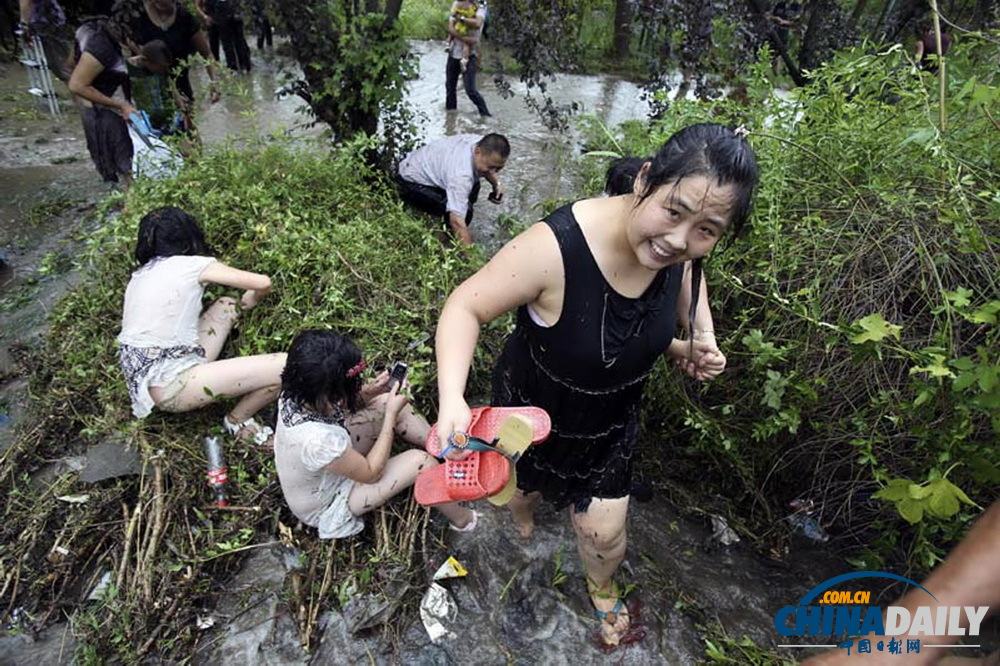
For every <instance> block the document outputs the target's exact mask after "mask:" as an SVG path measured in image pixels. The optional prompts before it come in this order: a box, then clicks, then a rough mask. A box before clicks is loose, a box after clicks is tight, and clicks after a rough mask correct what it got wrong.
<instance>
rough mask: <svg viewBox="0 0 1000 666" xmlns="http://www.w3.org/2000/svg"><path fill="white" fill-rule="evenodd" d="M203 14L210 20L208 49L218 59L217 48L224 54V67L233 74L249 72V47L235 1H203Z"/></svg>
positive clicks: (241, 15)
mask: <svg viewBox="0 0 1000 666" xmlns="http://www.w3.org/2000/svg"><path fill="white" fill-rule="evenodd" d="M205 13H206V14H208V16H209V17H210V18H211V19H212V25H211V26H209V28H208V40H209V47H210V48H211V50H212V55H213V56H215V59H216V60H218V59H219V46H220V44H221V46H222V51H223V52H224V53H225V54H226V67H228V68H229V69H231V70H233V71H234V72H237V71H238V72H249V71H250V47H249V46H248V45H247V40H246V36H245V35H244V34H243V33H244V29H245V28H244V24H243V14H242V13H241V12H240V7H239V5H238V3H237V1H236V0H205Z"/></svg>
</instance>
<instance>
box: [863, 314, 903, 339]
mask: <svg viewBox="0 0 1000 666" xmlns="http://www.w3.org/2000/svg"><path fill="white" fill-rule="evenodd" d="M854 325H855V326H859V327H861V329H862V331H863V332H861V333H858V334H857V335H855V336H853V337H852V338H851V342H853V343H854V344H856V345H860V344H863V343H865V342H868V341H872V342H881V341H882V340H884V339H885V338H887V337H891V338H894V339H896V340H899V332H900V331H901V330H903V327H902V326H897V325H896V324H890V323H889V322H887V321H886V320H885V318H884V317H882V313H881V312H875V313H872V314H870V315H868V316H867V317H862V318H861V319H859V320H857V321H856V322H854Z"/></svg>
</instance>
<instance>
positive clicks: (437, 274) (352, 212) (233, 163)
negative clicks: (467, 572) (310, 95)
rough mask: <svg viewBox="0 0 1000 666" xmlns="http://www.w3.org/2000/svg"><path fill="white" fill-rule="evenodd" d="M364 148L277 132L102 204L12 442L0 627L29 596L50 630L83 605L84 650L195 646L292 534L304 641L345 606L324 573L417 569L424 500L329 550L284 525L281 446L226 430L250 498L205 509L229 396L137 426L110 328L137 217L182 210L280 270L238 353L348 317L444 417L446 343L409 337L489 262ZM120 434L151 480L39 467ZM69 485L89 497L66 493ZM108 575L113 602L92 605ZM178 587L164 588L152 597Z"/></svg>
mask: <svg viewBox="0 0 1000 666" xmlns="http://www.w3.org/2000/svg"><path fill="white" fill-rule="evenodd" d="M370 148H371V145H370V142H369V141H367V140H362V141H355V142H354V143H351V144H350V145H345V146H342V147H340V148H338V149H337V150H335V151H334V152H333V153H332V154H329V155H327V154H320V153H318V152H317V153H311V152H308V151H303V150H302V149H301V148H300V147H295V146H292V145H291V144H287V143H284V142H281V141H278V142H274V140H273V139H269V140H251V142H250V143H249V144H246V145H244V146H242V147H241V148H240V149H236V148H235V147H233V146H232V145H229V146H222V147H220V148H217V149H213V150H211V151H209V152H208V153H207V154H206V155H204V156H202V157H200V158H198V159H197V160H193V161H191V162H189V164H188V165H187V166H186V167H185V169H184V170H183V171H182V172H181V173H180V175H179V176H178V177H177V178H176V179H174V180H169V181H164V182H150V181H138V182H137V183H136V184H135V185H134V186H133V188H132V189H131V190H130V191H129V194H128V197H127V200H126V207H125V210H126V211H127V212H125V213H122V214H120V215H109V216H107V218H106V220H105V223H104V224H103V226H102V227H101V228H100V229H99V230H98V231H96V232H95V233H93V234H92V235H91V236H90V237H89V239H88V240H87V245H86V248H85V251H84V253H83V255H82V259H81V267H82V268H83V279H82V282H81V285H80V287H79V289H78V290H77V291H76V292H75V293H73V294H72V295H71V296H70V297H68V298H66V299H64V300H62V301H61V302H60V303H59V304H58V305H57V306H56V307H55V309H54V312H53V314H52V317H51V326H52V327H51V331H50V333H49V335H48V336H47V338H46V342H45V346H44V348H43V349H40V350H38V353H37V354H35V355H33V358H34V361H33V362H34V367H33V380H32V385H31V392H32V398H33V410H34V411H33V414H34V416H31V417H28V418H26V419H24V421H25V423H30V424H31V425H29V426H26V427H24V428H23V429H22V430H21V431H20V432H19V433H18V436H17V439H16V441H15V443H14V445H13V446H11V448H9V449H7V450H6V451H4V452H3V454H2V455H0V492H2V493H3V494H4V496H5V497H7V498H8V501H7V502H5V505H4V508H3V517H4V520H3V525H2V526H0V542H2V543H4V544H6V546H5V548H3V549H2V550H0V573H2V575H0V580H2V581H3V587H2V594H0V609H3V610H4V612H5V615H4V621H5V622H6V621H9V620H10V619H11V616H10V615H9V613H10V612H11V611H12V610H13V609H15V608H17V609H20V610H19V618H20V621H21V623H22V626H23V627H24V628H28V629H30V628H32V627H42V626H45V625H46V623H48V622H50V621H51V620H52V619H53V618H54V617H55V616H56V615H57V614H58V613H59V612H61V609H62V608H64V607H83V606H86V611H85V612H81V614H79V615H78V616H77V618H76V621H75V623H74V629H75V632H76V633H77V637H78V640H80V641H81V647H80V652H79V656H80V658H81V659H82V660H84V661H90V660H94V659H98V660H107V659H119V660H123V661H128V662H134V661H138V660H140V659H141V658H142V657H143V656H144V655H149V654H157V655H159V656H160V657H161V658H164V659H168V660H170V659H172V658H174V657H178V658H179V657H180V656H181V655H185V654H188V650H189V649H190V647H191V645H192V644H193V642H194V641H197V635H196V633H193V630H192V628H191V625H192V617H191V616H192V613H193V612H194V610H193V609H197V608H200V607H207V608H210V607H212V606H213V605H214V603H215V600H217V598H218V593H219V591H220V590H221V589H222V588H223V587H224V581H225V580H226V579H227V577H228V576H230V575H231V573H232V572H233V571H235V570H236V569H237V568H238V566H239V564H240V563H241V562H242V558H243V556H244V555H245V554H246V553H248V552H250V551H252V550H253V549H254V548H256V547H259V546H260V545H262V544H270V543H274V542H276V541H278V540H281V541H283V542H286V543H295V544H296V545H297V546H298V547H299V549H300V550H301V551H302V553H303V560H304V562H303V571H304V572H306V573H304V574H303V575H302V576H300V577H299V578H300V580H299V583H300V585H299V586H297V594H299V595H300V596H299V597H295V598H293V599H291V600H290V601H289V603H292V604H295V606H294V608H295V609H296V610H297V609H298V608H299V604H300V603H302V604H304V605H305V606H307V607H308V609H309V612H308V613H305V614H302V613H298V612H296V613H293V615H294V616H295V617H297V618H299V619H300V620H301V624H300V631H301V633H302V637H303V643H304V644H306V645H308V644H309V642H310V641H311V640H312V638H313V637H314V636H313V633H312V632H313V630H314V628H315V618H316V616H317V614H318V613H319V610H320V609H321V608H322V607H323V606H324V605H327V604H331V603H335V602H334V601H333V600H335V598H336V596H335V595H332V594H331V595H322V594H319V595H317V594H316V593H317V592H319V591H320V587H321V586H326V588H327V589H332V586H335V585H338V584H339V583H340V582H342V581H343V580H345V579H346V577H347V576H354V577H358V576H360V575H361V573H359V572H364V571H365V570H366V569H367V567H368V564H367V562H368V560H369V558H370V557H374V558H376V559H377V560H389V559H391V560H395V561H398V562H400V563H404V565H405V567H410V566H412V565H413V553H414V551H415V549H416V548H417V546H418V545H419V544H421V543H422V542H423V539H424V537H425V536H426V529H425V528H426V512H425V511H424V510H423V509H420V508H419V507H417V506H416V505H415V504H414V503H413V502H412V500H408V499H406V500H401V501H398V502H396V503H394V504H393V505H391V506H390V507H388V508H386V509H384V510H383V511H381V512H377V513H376V514H375V515H373V516H372V517H371V518H370V519H369V524H370V525H371V527H369V529H368V530H367V531H366V532H365V536H363V537H362V539H363V540H365V541H370V542H371V549H370V550H369V549H355V548H354V547H353V546H352V547H350V548H349V549H347V548H343V547H342V546H341V545H340V544H341V542H338V545H337V548H336V549H331V548H330V547H328V546H327V545H326V544H323V543H321V542H320V541H319V540H318V539H317V538H316V537H315V534H314V533H313V532H312V531H311V530H307V531H305V532H302V531H293V530H288V529H287V528H283V527H282V526H283V525H288V526H294V525H296V522H297V521H295V519H294V517H293V516H291V514H290V513H289V512H288V511H287V509H286V508H285V507H284V501H283V498H282V495H281V490H280V487H279V486H278V483H277V477H276V474H275V470H274V465H273V460H272V458H271V455H270V453H269V452H266V451H261V450H256V449H253V448H250V447H247V446H244V445H239V444H236V443H234V442H232V441H231V440H227V444H226V454H227V457H228V463H229V468H230V474H229V476H230V480H231V483H230V484H229V485H230V488H229V493H228V494H229V501H230V504H231V505H234V506H237V507H242V509H240V510H232V511H213V510H211V509H209V508H207V506H206V505H207V504H208V494H207V488H206V486H205V483H204V464H205V461H204V458H203V454H202V449H201V440H202V437H203V436H204V435H205V434H208V433H210V432H218V431H219V430H220V427H219V424H220V422H221V418H222V415H223V413H224V412H225V408H226V405H216V406H213V407H210V408H207V409H204V410H201V411H197V412H192V413H189V414H165V413H161V412H154V414H153V415H151V416H150V417H149V418H147V419H145V420H143V421H134V420H133V419H132V417H131V412H130V406H129V402H128V395H127V392H126V390H125V384H124V381H123V379H122V377H121V374H120V370H119V368H118V362H117V350H116V345H115V341H114V338H115V334H116V332H117V329H118V323H119V321H120V319H121V303H122V298H123V294H124V288H125V285H126V284H127V282H128V279H129V274H130V271H131V270H132V268H133V264H134V262H133V260H132V258H131V255H132V251H133V249H134V245H135V234H136V229H137V225H138V221H139V219H140V218H141V217H142V215H144V214H145V213H146V212H148V211H149V210H151V209H153V208H155V207H158V206H161V205H166V204H172V205H178V206H181V207H182V208H185V209H186V210H188V211H189V212H191V213H192V214H193V215H194V216H195V217H196V218H197V219H198V220H199V221H200V222H201V223H202V225H203V227H204V229H205V233H206V237H207V239H208V241H209V243H210V245H211V247H212V248H213V250H214V252H215V255H216V256H217V257H218V258H219V259H220V260H222V261H225V262H226V263H228V264H231V265H233V266H236V267H241V268H245V269H248V270H253V271H259V272H262V273H266V274H268V275H270V276H271V277H272V282H273V285H274V289H273V293H272V294H271V295H270V296H269V297H268V299H267V300H266V301H265V302H264V303H263V304H262V305H261V306H259V307H258V308H256V309H254V310H253V311H251V312H249V313H247V315H246V316H245V317H244V318H243V320H242V321H241V322H240V323H239V326H238V328H237V329H236V330H235V331H234V333H233V335H232V336H231V338H230V340H229V342H228V343H227V348H226V350H225V351H224V353H223V355H224V356H233V355H245V354H255V353H265V352H273V351H281V350H285V349H286V348H287V346H288V344H289V343H290V341H291V339H292V338H293V337H294V335H295V334H296V333H297V332H298V331H299V330H300V329H302V328H306V327H320V328H326V327H330V328H335V329H337V330H339V331H342V332H344V333H347V334H349V335H351V336H352V337H354V338H355V340H357V341H358V343H359V344H360V345H361V346H362V347H363V348H364V349H365V352H366V357H367V358H368V359H369V362H370V365H372V366H374V367H375V368H378V367H379V366H383V365H388V364H389V363H390V362H391V361H392V360H394V359H396V358H402V359H404V360H406V361H407V362H408V363H409V364H410V369H411V371H410V377H411V381H412V383H413V385H414V390H415V393H416V402H417V404H418V406H420V407H421V408H423V409H424V411H425V412H426V413H427V414H428V415H430V416H431V418H433V415H434V413H435V411H436V410H435V408H434V405H433V404H432V400H431V397H430V396H431V393H432V391H431V390H429V387H433V385H434V376H433V371H432V369H431V356H432V345H433V338H431V339H430V340H426V341H424V342H423V343H421V344H419V345H418V346H416V347H415V348H414V349H411V350H409V351H405V349H406V347H407V344H408V343H410V342H411V341H413V340H416V339H419V338H421V337H425V336H426V335H427V334H428V333H430V334H433V332H434V325H435V322H436V319H437V315H438V313H439V311H440V308H441V306H442V304H443V299H444V298H445V297H446V296H447V295H448V294H449V293H450V291H451V290H452V288H453V287H454V286H456V285H457V284H458V282H459V281H461V280H462V279H464V278H465V277H466V276H467V275H468V274H469V273H470V272H471V271H473V270H475V268H476V267H477V266H478V262H477V261H476V260H475V256H473V257H472V260H471V261H470V259H469V258H468V257H465V256H463V255H461V254H459V253H458V252H457V251H455V250H452V249H447V248H445V247H443V246H442V245H441V243H440V241H439V240H438V239H437V236H436V235H435V233H434V232H435V229H434V222H432V221H430V220H429V219H428V218H423V217H419V216H414V215H413V214H411V213H410V212H408V211H406V210H404V209H403V207H402V205H401V204H400V203H399V202H398V200H397V196H396V195H395V193H394V192H392V191H391V189H390V188H389V187H387V186H386V184H385V183H384V182H383V180H382V179H381V177H380V175H379V174H378V173H376V172H374V171H372V170H370V169H368V168H367V167H365V166H364V160H363V159H361V155H363V154H365V151H367V150H370ZM222 293H224V292H223V291H221V290H218V289H216V290H214V291H213V293H211V294H206V298H214V297H218V296H219V295H221V294H222ZM503 326H504V323H503V322H500V323H498V324H497V325H496V326H494V327H492V328H491V329H490V330H489V331H486V332H485V333H484V340H485V341H486V344H485V345H484V346H483V349H482V351H481V352H480V354H481V357H480V359H479V363H478V364H477V365H479V366H480V367H482V368H488V367H489V361H488V359H489V358H491V356H492V354H493V352H494V351H495V350H496V347H497V344H498V342H499V336H500V334H501V333H502V330H503ZM404 353H405V356H404ZM478 382H479V384H478V389H479V390H480V391H482V390H483V388H484V383H483V378H482V377H481V376H480V378H479V379H478ZM109 437H110V438H114V439H117V440H119V441H122V442H124V443H125V444H127V445H128V446H130V447H135V448H138V449H139V451H140V452H141V454H142V461H143V463H142V464H143V469H142V473H141V474H140V475H139V476H138V477H136V476H132V477H123V478H119V479H113V480H108V481H104V482H101V483H98V484H92V485H87V484H83V483H82V482H80V480H79V478H78V476H77V475H76V474H75V473H73V472H71V471H68V470H65V469H64V468H58V467H57V468H56V469H50V470H49V471H48V472H46V474H45V475H44V476H42V477H39V476H38V475H37V474H35V472H37V471H39V470H41V469H43V468H46V467H51V465H49V463H50V461H52V460H56V459H59V458H63V457H65V456H68V455H74V454H79V453H81V452H82V451H83V450H84V449H85V448H86V446H87V445H88V444H90V443H92V442H95V441H101V440H103V439H106V438H109ZM74 495H87V500H86V501H85V502H80V503H71V502H67V501H65V500H59V499H58V498H60V497H66V496H74ZM54 542H55V543H56V544H57V545H58V546H59V547H60V549H61V550H59V551H58V553H59V554H58V556H53V555H52V553H53V552H54V551H53V547H54V546H53V543H54ZM63 551H65V552H63ZM334 551H336V552H334ZM107 571H110V572H111V574H112V576H111V585H110V587H109V588H108V592H107V595H106V597H105V598H104V600H103V601H100V602H94V603H91V604H90V605H87V604H86V602H85V599H86V597H87V595H88V594H89V592H90V591H91V590H92V589H93V587H94V585H95V584H96V582H97V581H98V580H99V579H100V578H101V576H102V575H103V574H104V573H105V572H107ZM362 578H363V577H362ZM376 579H377V575H375V574H374V573H371V572H369V576H368V578H367V579H364V578H363V580H373V581H375V580H376ZM292 596H293V597H294V596H295V595H294V594H293V595H292ZM164 599H169V600H170V603H156V602H157V600H164ZM88 655H89V656H88Z"/></svg>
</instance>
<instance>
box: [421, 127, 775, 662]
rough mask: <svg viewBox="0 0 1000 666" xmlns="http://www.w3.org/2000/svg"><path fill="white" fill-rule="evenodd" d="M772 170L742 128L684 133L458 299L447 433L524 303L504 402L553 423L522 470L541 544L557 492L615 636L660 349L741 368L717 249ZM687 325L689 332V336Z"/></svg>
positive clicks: (686, 365)
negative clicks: (498, 337)
mask: <svg viewBox="0 0 1000 666" xmlns="http://www.w3.org/2000/svg"><path fill="white" fill-rule="evenodd" d="M756 182H757V165H756V160H755V158H754V155H753V152H752V150H751V148H750V145H749V144H748V143H747V142H746V140H745V138H744V137H743V136H742V133H741V132H740V131H739V130H737V131H734V130H732V129H729V128H725V127H722V126H721V125H712V124H700V125H692V126H690V127H687V128H684V129H682V130H680V131H679V132H677V133H676V134H674V135H673V136H672V137H671V138H670V140H669V141H667V143H666V144H664V146H663V147H662V148H660V150H659V151H658V152H657V154H656V156H655V157H653V158H652V159H651V160H650V161H649V162H646V163H645V164H644V165H643V167H642V169H641V170H640V171H639V174H638V175H637V176H636V178H635V188H634V192H633V193H630V194H625V195H622V196H616V197H602V198H596V199H585V200H582V201H577V202H575V203H573V204H569V205H567V206H564V207H562V208H560V209H558V210H556V211H554V212H553V213H552V214H551V215H549V216H548V218H546V219H545V220H544V221H543V222H540V223H538V224H535V225H534V226H532V227H531V228H529V229H528V230H527V231H525V232H524V233H522V234H520V235H519V236H517V237H516V238H514V239H513V240H511V241H510V242H509V243H507V244H506V245H505V246H504V247H503V248H502V249H501V250H500V251H499V252H498V253H497V254H496V256H494V257H493V258H492V259H491V260H490V262H489V263H488V264H487V265H486V266H484V267H483V268H482V269H481V270H480V271H479V272H477V273H476V274H475V275H473V276H472V277H471V278H469V279H468V280H466V281H465V282H464V283H463V284H462V285H460V286H459V287H458V288H457V289H456V290H455V291H454V292H453V293H452V294H451V296H450V297H449V299H448V302H447V303H446V304H445V307H444V310H443V311H442V313H441V318H440V321H439V322H438V327H437V360H438V389H439V392H440V412H439V415H438V432H439V433H441V437H442V446H443V445H444V444H445V440H446V439H447V437H448V435H449V434H450V433H452V432H454V431H456V430H458V431H461V430H464V429H465V428H466V427H467V426H468V424H469V421H470V412H469V407H468V405H467V404H466V402H465V398H464V392H465V384H466V380H467V378H468V373H469V367H470V365H471V363H472V358H473V352H474V350H475V346H476V341H477V339H478V336H479V329H480V327H481V326H482V325H484V324H486V323H487V322H490V321H492V320H493V319H495V318H497V317H498V316H500V315H502V314H503V313H505V312H507V311H509V310H512V309H514V308H517V326H516V329H515V330H514V332H513V334H512V335H511V336H510V337H509V338H508V340H507V343H506V345H505V347H504V350H503V353H502V354H501V356H500V358H499V360H498V361H497V364H496V367H495V368H494V372H493V399H492V403H493V404H494V405H529V404H530V405H536V406H539V407H542V408H544V409H545V410H547V411H548V412H549V414H550V416H551V417H552V433H551V436H550V437H549V439H548V440H547V441H546V442H545V443H544V444H542V445H540V446H537V447H532V448H531V449H530V450H529V451H528V452H527V453H526V454H525V455H524V456H522V457H521V459H520V461H519V462H518V465H517V473H518V489H519V493H518V495H517V496H516V497H515V499H514V500H512V501H511V510H512V512H513V515H514V518H515V521H516V523H517V525H518V528H519V530H520V532H521V535H522V536H523V537H525V538H527V537H529V536H530V535H531V530H532V527H533V512H534V509H535V507H536V506H537V504H538V502H539V501H540V500H541V499H543V498H544V499H545V500H547V501H550V502H552V503H553V504H554V505H555V506H557V507H560V508H561V507H568V508H569V514H570V517H571V519H572V522H573V526H574V529H575V531H576V534H577V540H578V547H579V551H580V556H581V559H582V561H583V566H584V570H585V571H586V574H587V585H588V591H589V593H590V597H591V601H592V602H593V604H594V608H595V610H596V614H597V617H598V618H599V619H600V620H601V623H602V624H601V630H602V634H603V637H604V640H605V641H606V642H607V643H609V644H617V643H618V642H619V641H620V639H621V638H622V637H623V635H624V634H625V632H626V631H627V630H628V625H629V617H628V611H627V609H626V608H625V606H624V604H623V603H622V601H621V599H620V596H621V595H620V594H619V592H618V590H617V589H616V587H615V585H614V583H613V580H612V579H613V575H614V572H615V570H616V569H617V567H618V565H619V563H620V562H621V561H622V559H623V558H624V555H625V547H626V531H625V519H626V513H627V509H628V497H629V492H630V490H631V487H632V471H633V455H634V450H635V444H636V440H637V437H638V430H639V410H640V407H641V401H642V391H643V386H644V384H645V380H646V377H647V376H648V375H649V373H650V372H651V371H652V368H653V365H654V364H655V363H656V361H657V359H659V357H660V356H662V355H666V356H667V357H668V358H670V359H673V360H674V361H675V362H676V363H677V364H678V366H680V367H681V369H682V370H684V371H685V372H687V373H688V374H689V375H691V376H693V377H695V378H696V379H699V380H709V379H712V378H713V377H715V376H716V375H718V374H719V373H720V372H722V370H723V369H724V368H725V363H726V359H725V356H724V355H723V354H722V352H721V351H720V350H719V348H718V345H717V344H716V342H715V336H714V334H713V330H712V315H711V311H710V310H709V308H708V294H707V291H706V289H705V286H704V283H703V281H702V280H701V259H702V257H704V256H705V255H706V254H708V252H709V251H711V250H712V248H714V247H715V245H716V243H717V242H718V241H719V239H721V238H722V237H723V236H724V235H726V234H729V233H734V234H735V233H738V231H739V229H740V227H741V226H742V225H743V223H744V222H745V220H746V218H747V216H748V213H749V209H750V199H751V195H752V192H753V188H754V186H755V185H756ZM678 324H679V325H680V326H681V327H682V328H684V329H686V330H687V332H688V338H689V339H688V340H681V339H678V338H676V337H675V334H676V333H677V328H678Z"/></svg>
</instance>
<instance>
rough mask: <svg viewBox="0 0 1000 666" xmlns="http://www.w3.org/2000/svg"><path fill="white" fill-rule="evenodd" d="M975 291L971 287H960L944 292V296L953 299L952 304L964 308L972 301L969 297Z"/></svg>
mask: <svg viewBox="0 0 1000 666" xmlns="http://www.w3.org/2000/svg"><path fill="white" fill-rule="evenodd" d="M973 293H974V292H972V290H970V289H966V288H965V287H959V288H958V289H956V290H955V291H946V292H944V297H945V298H947V299H948V300H949V301H951V304H952V305H953V306H955V307H956V308H964V307H966V306H968V305H969V303H970V302H971V301H970V300H969V298H970V297H971V296H972V295H973Z"/></svg>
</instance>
